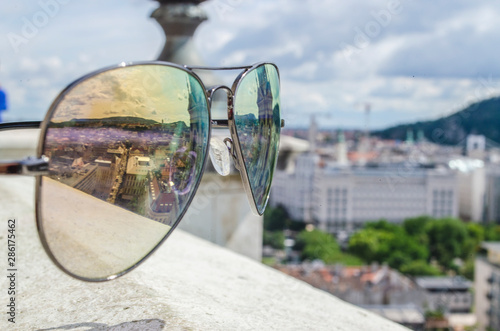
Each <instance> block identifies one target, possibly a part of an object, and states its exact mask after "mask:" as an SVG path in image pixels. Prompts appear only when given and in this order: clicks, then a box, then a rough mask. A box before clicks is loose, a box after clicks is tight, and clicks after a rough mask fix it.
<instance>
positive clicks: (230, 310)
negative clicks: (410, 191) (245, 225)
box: [0, 176, 404, 330]
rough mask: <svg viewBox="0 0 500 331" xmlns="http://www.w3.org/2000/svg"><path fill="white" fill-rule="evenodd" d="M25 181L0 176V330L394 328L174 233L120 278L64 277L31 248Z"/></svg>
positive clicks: (34, 239)
mask: <svg viewBox="0 0 500 331" xmlns="http://www.w3.org/2000/svg"><path fill="white" fill-rule="evenodd" d="M34 185H35V184H34V179H33V178H28V177H17V176H11V177H8V176H3V177H0V196H1V200H0V220H1V222H0V224H2V225H1V226H0V237H1V239H0V256H3V258H0V260H1V261H2V262H1V263H0V265H1V269H0V270H2V272H3V273H4V276H2V277H0V279H1V281H0V306H1V307H4V308H2V314H1V315H0V316H1V318H0V330H35V329H41V330H404V328H403V327H401V326H399V325H397V324H394V323H392V322H390V321H387V320H385V319H383V318H381V317H379V316H377V315H374V314H372V313H369V312H367V311H365V310H362V309H360V308H357V307H354V306H352V305H350V304H347V303H345V302H342V301H340V300H339V299H337V298H335V297H333V296H331V295H329V294H327V293H325V292H322V291H320V290H317V289H314V288H312V287H311V286H309V285H307V284H305V283H302V282H300V281H297V280H295V279H293V278H290V277H288V276H286V275H284V274H281V273H280V272H278V271H275V270H273V269H271V268H268V267H266V266H264V265H262V264H260V263H258V262H255V261H253V260H251V259H249V258H246V257H243V256H241V255H238V254H236V253H233V252H231V251H229V250H227V249H224V248H221V247H219V246H216V245H214V244H211V243H209V242H206V241H204V240H201V239H199V238H196V237H194V236H192V235H190V234H187V233H185V232H183V231H181V230H176V231H175V232H174V234H173V235H172V236H171V237H170V238H169V239H168V240H167V241H166V242H165V243H164V245H163V246H162V247H161V248H160V249H159V250H158V251H157V252H156V253H155V254H153V256H152V257H151V258H150V259H149V260H147V261H146V262H145V263H144V264H143V265H141V266H139V267H138V268H137V269H135V270H133V271H132V272H131V273H129V274H127V275H125V276H123V277H121V278H118V279H116V280H113V281H109V282H104V283H85V282H82V281H79V280H76V279H73V278H71V277H69V276H67V275H66V274H64V273H62V272H61V271H59V270H58V269H57V267H56V266H55V265H54V264H52V262H51V261H50V260H49V258H48V257H47V255H46V254H45V252H44V251H43V248H42V246H41V244H40V241H39V239H38V236H37V233H36V226H35V221H34V201H33V200H34ZM55 208H57V206H55ZM9 218H15V219H16V222H17V223H16V232H15V233H16V248H17V250H16V253H17V257H16V263H17V265H16V267H17V284H16V295H15V299H16V309H17V312H16V324H11V323H8V322H7V317H8V316H7V314H5V312H6V311H7V310H6V309H7V308H6V305H7V303H8V300H9V295H8V294H7V288H8V285H9V284H8V280H7V277H6V275H7V240H6V236H7V234H8V233H7V229H8V228H7V221H8V219H9Z"/></svg>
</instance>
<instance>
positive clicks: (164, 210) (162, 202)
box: [147, 173, 179, 225]
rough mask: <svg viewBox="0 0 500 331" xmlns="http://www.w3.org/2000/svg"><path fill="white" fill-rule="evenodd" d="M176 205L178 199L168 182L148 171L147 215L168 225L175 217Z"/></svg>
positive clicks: (176, 212)
mask: <svg viewBox="0 0 500 331" xmlns="http://www.w3.org/2000/svg"><path fill="white" fill-rule="evenodd" d="M178 206H179V200H178V199H177V195H176V194H175V193H174V192H173V191H172V189H171V188H170V186H169V183H166V182H164V181H158V179H157V178H156V176H155V175H154V174H151V173H150V180H149V199H148V201H147V217H149V218H151V219H153V220H155V221H157V222H160V223H163V224H169V225H170V224H171V221H172V220H173V221H175V219H176V217H177V214H178V211H179V209H178Z"/></svg>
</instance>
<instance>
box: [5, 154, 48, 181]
mask: <svg viewBox="0 0 500 331" xmlns="http://www.w3.org/2000/svg"><path fill="white" fill-rule="evenodd" d="M48 174H49V158H48V157H46V156H42V157H41V158H34V157H28V158H26V159H24V160H22V161H9V162H0V175H24V176H38V175H48Z"/></svg>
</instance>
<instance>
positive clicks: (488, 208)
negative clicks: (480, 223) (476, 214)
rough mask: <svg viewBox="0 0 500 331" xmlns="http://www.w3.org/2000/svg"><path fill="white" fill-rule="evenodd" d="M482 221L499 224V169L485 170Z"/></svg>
mask: <svg viewBox="0 0 500 331" xmlns="http://www.w3.org/2000/svg"><path fill="white" fill-rule="evenodd" d="M484 208H485V209H484V221H487V222H495V223H500V167H498V166H490V167H488V168H486V187H485V197H484Z"/></svg>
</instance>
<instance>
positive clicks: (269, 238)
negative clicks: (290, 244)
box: [263, 230, 285, 249]
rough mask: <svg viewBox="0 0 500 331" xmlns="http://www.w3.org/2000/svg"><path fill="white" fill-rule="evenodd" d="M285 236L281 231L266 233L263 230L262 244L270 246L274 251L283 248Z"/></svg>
mask: <svg viewBox="0 0 500 331" xmlns="http://www.w3.org/2000/svg"><path fill="white" fill-rule="evenodd" d="M284 243H285V235H284V234H283V231H275V232H271V231H266V230H264V237H263V244H264V245H268V246H271V247H273V248H276V249H283V248H285V245H284Z"/></svg>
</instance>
